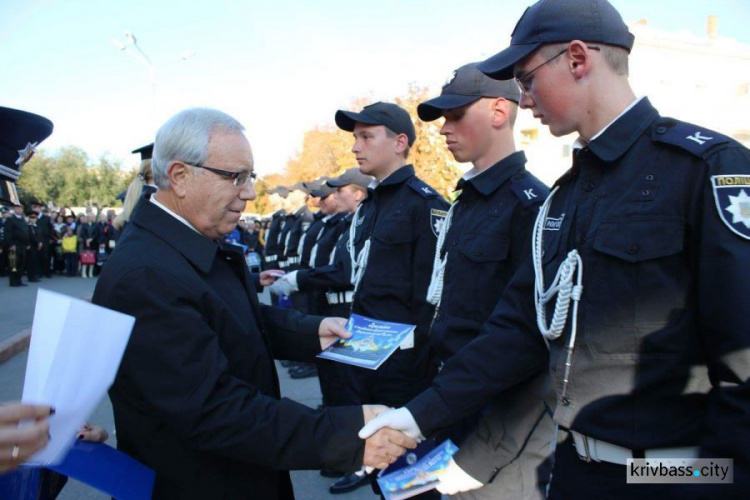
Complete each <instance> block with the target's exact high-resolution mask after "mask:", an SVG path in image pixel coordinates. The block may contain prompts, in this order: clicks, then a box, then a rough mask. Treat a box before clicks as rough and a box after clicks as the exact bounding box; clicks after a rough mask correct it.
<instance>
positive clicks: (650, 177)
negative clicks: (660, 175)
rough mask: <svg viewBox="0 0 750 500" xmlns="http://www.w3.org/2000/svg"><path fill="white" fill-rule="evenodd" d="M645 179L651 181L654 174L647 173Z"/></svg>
mask: <svg viewBox="0 0 750 500" xmlns="http://www.w3.org/2000/svg"><path fill="white" fill-rule="evenodd" d="M646 180H647V181H653V180H654V176H653V175H652V174H648V175H647V176H646Z"/></svg>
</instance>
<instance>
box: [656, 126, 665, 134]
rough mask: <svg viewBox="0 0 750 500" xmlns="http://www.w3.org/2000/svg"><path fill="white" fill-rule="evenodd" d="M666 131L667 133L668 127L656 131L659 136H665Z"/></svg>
mask: <svg viewBox="0 0 750 500" xmlns="http://www.w3.org/2000/svg"><path fill="white" fill-rule="evenodd" d="M666 131H667V127H659V128H657V129H656V133H657V134H663V133H664V132H666Z"/></svg>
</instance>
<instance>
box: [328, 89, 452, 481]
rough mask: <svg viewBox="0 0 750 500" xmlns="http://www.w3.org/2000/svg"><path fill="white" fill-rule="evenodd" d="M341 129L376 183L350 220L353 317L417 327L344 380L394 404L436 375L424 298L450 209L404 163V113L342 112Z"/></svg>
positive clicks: (407, 121) (387, 106)
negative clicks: (408, 338) (383, 356)
mask: <svg viewBox="0 0 750 500" xmlns="http://www.w3.org/2000/svg"><path fill="white" fill-rule="evenodd" d="M336 125H338V127H339V128H341V129H342V130H346V131H350V132H353V134H354V139H355V142H354V146H353V147H352V152H353V153H354V154H355V155H356V157H357V162H358V163H359V168H360V171H361V172H362V173H364V174H367V175H372V176H374V177H375V179H376V180H375V181H374V182H373V185H372V186H371V188H370V189H369V190H368V196H367V199H366V200H365V201H364V202H363V203H362V205H361V206H360V208H359V210H358V213H357V214H356V215H355V216H354V220H353V222H352V227H354V231H353V232H352V239H351V242H350V248H351V249H352V262H353V266H352V282H353V284H354V290H355V292H354V301H353V305H352V312H353V313H356V314H361V315H363V316H367V317H371V318H376V319H382V320H386V321H395V322H399V323H408V324H416V330H415V333H414V338H413V341H412V342H410V343H409V344H408V345H402V346H401V348H400V349H398V350H397V351H396V352H395V353H394V354H393V355H392V356H391V357H390V358H389V359H388V360H387V361H386V362H385V363H384V364H383V365H382V366H381V367H380V368H379V369H378V370H377V371H371V370H366V369H359V368H356V367H355V368H353V369H352V370H351V371H350V373H351V376H350V377H349V378H348V379H347V380H346V382H347V383H348V384H350V387H351V389H352V390H354V391H356V393H357V394H358V395H359V397H360V398H361V401H379V402H381V403H383V404H386V405H388V406H396V405H400V404H402V403H401V402H405V401H408V400H409V399H411V398H412V397H413V396H414V395H416V394H418V393H419V392H420V391H421V390H422V389H423V388H425V387H427V386H429V382H430V380H431V379H432V377H433V376H434V374H435V371H436V366H435V362H434V359H433V357H432V356H431V349H430V346H429V341H428V331H429V325H430V322H431V320H432V315H433V311H434V308H433V306H432V304H430V303H429V302H427V300H426V295H427V288H428V286H429V281H430V275H431V271H432V257H433V255H434V252H435V244H436V239H437V235H438V233H439V230H440V228H441V227H442V223H443V222H444V219H445V214H446V212H445V211H446V209H447V208H448V204H447V203H446V202H445V200H444V199H443V198H442V197H441V196H440V195H439V194H438V193H436V192H435V190H434V189H432V188H431V187H430V186H428V185H427V184H426V183H424V182H423V181H422V180H420V179H419V178H418V177H416V175H415V174H414V167H413V166H412V165H407V164H406V159H407V157H408V154H409V149H410V147H411V146H412V145H413V144H414V141H415V140H416V132H415V130H414V125H413V123H412V121H411V118H410V117H409V114H408V113H407V112H406V111H405V110H404V109H402V108H400V107H398V106H397V105H395V104H391V103H383V102H378V103H375V104H371V105H369V106H365V108H364V109H363V110H362V111H361V112H360V113H355V112H351V111H343V110H339V111H338V112H337V113H336ZM344 479H346V478H344ZM343 482H344V485H343V486H346V481H345V480H343Z"/></svg>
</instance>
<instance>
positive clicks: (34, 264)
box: [26, 243, 42, 281]
mask: <svg viewBox="0 0 750 500" xmlns="http://www.w3.org/2000/svg"><path fill="white" fill-rule="evenodd" d="M28 252H29V253H28V266H27V268H26V271H27V275H28V277H29V281H36V280H38V279H39V277H40V276H41V274H42V273H41V264H42V262H41V256H42V252H41V251H40V250H39V249H38V248H37V244H36V243H32V244H31V248H30V249H29V250H28Z"/></svg>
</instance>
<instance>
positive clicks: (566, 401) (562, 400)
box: [560, 397, 570, 406]
mask: <svg viewBox="0 0 750 500" xmlns="http://www.w3.org/2000/svg"><path fill="white" fill-rule="evenodd" d="M560 403H561V404H562V405H563V406H570V400H569V399H568V398H567V397H564V398H562V399H561V400H560Z"/></svg>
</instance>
